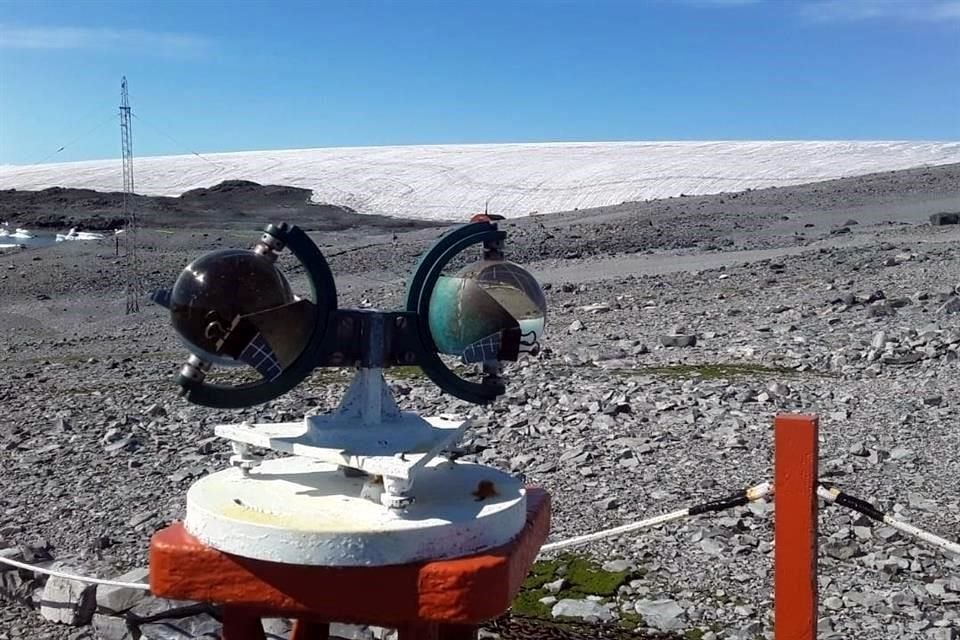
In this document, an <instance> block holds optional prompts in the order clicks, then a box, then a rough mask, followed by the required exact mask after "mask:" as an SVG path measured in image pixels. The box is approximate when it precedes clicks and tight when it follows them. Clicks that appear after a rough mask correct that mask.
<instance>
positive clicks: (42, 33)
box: [0, 24, 212, 55]
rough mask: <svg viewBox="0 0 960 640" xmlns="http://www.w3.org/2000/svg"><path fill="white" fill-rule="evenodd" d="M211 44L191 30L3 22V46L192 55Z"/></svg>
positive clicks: (0, 27) (0, 33) (0, 39)
mask: <svg viewBox="0 0 960 640" xmlns="http://www.w3.org/2000/svg"><path fill="white" fill-rule="evenodd" d="M211 44H212V42H211V41H210V40H209V39H208V38H205V37H203V36H198V35H194V34H188V33H171V32H162V31H146V30H142V29H110V28H104V27H50V26H40V27H23V26H14V25H7V24H0V49H36V50H43V49H47V50H50V49H59V50H67V49H89V50H114V49H119V48H134V49H136V50H137V51H139V52H154V53H158V54H165V55H189V54H197V53H202V52H203V51H205V50H207V49H208V48H209V47H210V46H211Z"/></svg>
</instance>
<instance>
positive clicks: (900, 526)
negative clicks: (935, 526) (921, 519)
mask: <svg viewBox="0 0 960 640" xmlns="http://www.w3.org/2000/svg"><path fill="white" fill-rule="evenodd" d="M817 495H818V496H820V497H821V498H823V499H824V500H826V501H827V502H829V503H831V504H833V503H838V504H841V505H842V506H845V507H848V508H851V509H853V510H854V511H857V512H858V513H862V514H864V515H865V516H867V517H869V518H871V519H873V520H882V522H884V523H885V524H888V525H890V526H891V527H893V528H894V529H897V530H898V531H902V532H904V533H905V534H907V535H908V536H911V537H913V538H917V539H918V540H923V541H924V542H928V543H930V544H932V545H933V546H935V547H938V548H940V549H942V550H944V551H947V552H948V553H954V554H956V555H958V556H960V544H957V543H956V542H951V541H950V540H947V539H946V538H941V537H940V536H938V535H936V534H934V533H930V532H929V531H924V530H923V529H921V528H920V527H915V526H913V525H912V524H907V523H906V522H903V521H901V520H897V519H896V518H894V517H893V516H891V515H889V514H886V513H882V512H880V511H879V510H877V509H876V508H875V507H873V505H871V504H869V503H864V502H863V501H862V500H857V503H858V506H851V505H850V504H843V503H842V502H838V499H840V498H841V495H845V494H844V492H842V491H840V490H839V489H837V488H836V487H831V488H827V487H825V486H823V485H817ZM864 507H866V508H864ZM871 509H872V511H873V513H871V512H870V510H871Z"/></svg>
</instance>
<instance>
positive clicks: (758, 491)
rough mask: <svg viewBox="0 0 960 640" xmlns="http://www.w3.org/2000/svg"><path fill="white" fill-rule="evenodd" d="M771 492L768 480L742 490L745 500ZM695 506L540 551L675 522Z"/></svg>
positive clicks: (560, 543) (571, 545)
mask: <svg viewBox="0 0 960 640" xmlns="http://www.w3.org/2000/svg"><path fill="white" fill-rule="evenodd" d="M772 492H773V485H772V484H771V483H769V482H764V483H763V484H758V485H757V486H755V487H750V488H749V489H747V490H746V491H744V492H743V494H744V497H745V498H746V500H747V502H754V501H756V500H759V499H760V498H763V497H764V496H767V495H770V494H771V493H772ZM695 509H696V507H687V508H686V509H679V510H677V511H671V512H670V513H664V514H662V515H659V516H654V517H652V518H647V519H646V520H640V521H639V522H631V523H630V524H624V525H621V526H619V527H614V528H612V529H605V530H603V531H596V532H594V533H588V534H585V535H582V536H576V537H574V538H568V539H566V540H558V541H557V542H551V543H550V544H545V545H543V546H542V547H540V553H545V552H548V551H556V550H557V549H565V548H567V547H573V546H576V545H580V544H584V543H587V542H593V541H595V540H602V539H604V538H612V537H615V536H619V535H623V534H625V533H631V532H633V531H640V530H641V529H649V528H650V527H655V526H657V525H660V524H666V523H668V522H675V521H677V520H682V519H683V518H686V517H688V516H690V515H699V513H701V512H697V513H694V514H691V513H690V511H691V510H695ZM710 510H711V511H719V510H720V509H710Z"/></svg>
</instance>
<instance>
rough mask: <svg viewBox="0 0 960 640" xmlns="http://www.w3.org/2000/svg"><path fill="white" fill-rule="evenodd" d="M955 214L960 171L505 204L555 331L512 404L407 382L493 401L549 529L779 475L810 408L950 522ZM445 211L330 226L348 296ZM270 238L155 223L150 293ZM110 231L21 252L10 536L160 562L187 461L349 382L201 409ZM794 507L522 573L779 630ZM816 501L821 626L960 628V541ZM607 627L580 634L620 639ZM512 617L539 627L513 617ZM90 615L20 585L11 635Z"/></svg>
mask: <svg viewBox="0 0 960 640" xmlns="http://www.w3.org/2000/svg"><path fill="white" fill-rule="evenodd" d="M938 211H960V166H958V165H951V166H947V167H938V168H930V169H921V170H912V171H907V172H897V173H891V174H878V175H876V176H868V177H863V178H855V179H848V180H841V181H833V182H830V183H820V184H816V185H809V186H804V187H796V188H784V189H768V190H760V191H753V192H747V193H743V194H722V195H718V196H705V197H696V198H674V199H671V200H667V201H657V202H650V203H632V204H624V205H620V206H619V207H611V208H606V209H602V210H593V211H578V212H567V213H562V214H556V215H551V216H537V217H534V218H524V219H519V220H516V221H511V222H509V223H505V224H504V226H505V227H506V228H507V229H508V231H509V232H510V233H511V236H510V249H509V251H510V253H511V255H512V256H514V257H516V259H518V260H522V261H523V262H524V263H525V264H527V265H528V266H529V267H530V268H531V269H532V270H533V271H534V272H535V273H536V274H537V275H538V277H539V278H540V279H541V281H542V282H544V283H545V287H547V298H548V301H549V313H550V316H549V320H548V335H547V338H546V340H545V349H544V350H543V352H542V353H541V354H540V355H539V356H538V357H536V358H534V359H530V360H527V361H524V362H522V363H521V364H520V365H519V366H517V367H515V368H514V369H513V370H512V371H511V378H512V379H511V384H510V390H509V393H508V395H507V396H506V397H505V398H503V399H501V400H500V401H499V402H497V403H496V404H495V405H493V406H492V407H485V408H478V407H471V406H468V405H465V404H464V403H461V402H459V401H456V400H452V399H451V398H449V397H444V396H441V395H440V393H439V392H437V391H436V390H435V389H433V388H432V387H431V386H429V385H428V384H426V382H425V381H424V380H423V379H422V378H420V377H418V376H416V375H409V374H405V375H402V376H395V377H394V378H393V379H392V380H393V382H392V383H393V385H394V387H395V390H396V391H397V393H398V395H399V398H400V400H401V403H402V405H403V406H404V407H408V408H414V409H417V410H419V411H421V412H424V413H426V414H429V413H436V412H440V411H451V410H452V411H459V412H462V413H467V414H469V415H471V416H472V417H473V418H474V424H475V426H474V428H472V430H471V431H470V435H469V439H468V441H467V444H468V445H469V446H472V447H473V448H474V450H475V452H476V454H475V455H476V457H478V458H479V459H481V460H483V461H484V462H485V463H488V464H492V465H495V466H499V467H502V468H505V469H508V470H511V471H513V472H516V473H523V474H525V475H526V477H527V478H528V479H529V480H530V481H531V482H534V483H536V484H538V485H540V486H543V487H545V488H546V489H548V490H549V491H550V492H551V493H552V494H553V495H554V498H555V499H554V506H553V534H552V539H562V538H565V537H568V536H572V535H577V534H581V533H587V532H591V531H595V530H597V529H601V528H604V527H610V526H615V525H619V524H623V523H627V522H630V521H633V520H636V519H640V518H643V517H646V516H649V515H654V514H657V513H660V512H664V511H670V510H673V509H677V508H681V507H685V506H689V505H690V504H692V503H695V502H699V501H702V500H704V499H707V498H713V497H719V496H723V495H725V494H728V493H730V492H731V491H734V490H736V489H739V488H743V487H746V486H749V485H753V484H757V483H759V482H762V481H765V480H768V479H771V473H772V469H771V455H772V432H771V424H772V418H773V416H774V414H775V413H777V412H779V411H804V412H812V413H816V414H818V415H819V416H820V419H821V422H820V433H821V443H820V447H821V477H822V478H824V479H828V480H829V481H831V482H835V483H837V484H838V485H840V486H841V487H842V488H844V489H846V490H849V491H850V492H851V493H853V494H854V495H857V496H860V497H863V498H866V499H869V500H871V501H873V502H874V503H875V504H877V505H878V506H879V507H880V508H881V509H883V510H885V511H889V512H891V513H894V514H895V515H896V516H897V517H899V518H902V519H904V520H908V521H910V522H912V523H914V524H916V525H918V526H921V527H924V528H928V529H930V530H932V531H934V532H937V533H939V534H940V535H943V536H945V537H947V538H949V539H952V540H957V539H958V538H960V429H958V428H957V418H958V415H960V404H958V403H957V400H956V398H957V393H956V391H957V371H958V366H960V363H958V356H960V313H958V311H960V299H958V298H957V297H956V289H955V287H956V286H957V285H958V284H960V227H958V226H944V227H934V226H930V225H929V224H927V223H926V220H927V217H928V216H929V215H930V214H932V213H936V212H938ZM225 227H226V228H225ZM436 234H437V231H436V230H431V229H427V230H423V229H421V230H414V231H406V232H402V233H400V234H399V235H396V231H395V230H394V229H392V228H388V229H377V228H376V227H372V226H368V227H366V228H364V229H362V230H356V229H341V230H337V231H332V232H328V233H324V234H316V235H315V238H316V239H317V241H318V243H319V244H321V245H322V248H323V251H324V253H325V254H327V255H328V256H330V262H331V266H332V267H333V269H334V271H335V273H336V274H337V277H338V287H339V289H340V299H341V306H347V305H351V304H358V303H361V302H362V301H370V302H373V303H374V304H376V305H377V306H380V307H389V306H392V305H399V304H401V300H402V292H403V286H402V285H403V277H404V276H405V274H406V273H407V271H408V269H409V268H411V267H412V265H413V264H414V263H415V260H416V256H417V255H418V254H419V253H420V252H421V251H422V250H423V248H424V247H425V246H426V245H427V243H428V242H429V241H430V240H431V239H432V238H434V237H435V236H436ZM252 239H253V235H252V234H250V233H248V232H246V231H244V230H242V229H238V228H236V227H230V226H229V225H224V226H221V227H219V228H218V227H217V226H216V225H212V224H210V225H207V227H206V228H203V227H201V226H198V227H196V228H191V229H189V230H180V231H176V232H171V230H170V229H167V228H152V229H147V230H145V231H143V232H142V233H141V243H142V248H143V249H142V251H141V255H142V256H143V258H144V265H145V268H144V271H145V278H146V280H147V283H146V286H147V288H151V287H154V286H163V285H168V284H170V283H171V282H172V281H173V279H174V278H175V277H176V275H177V274H178V273H179V271H180V269H182V267H183V266H184V265H185V264H186V263H187V262H188V261H189V260H190V259H192V258H193V257H195V256H197V255H199V254H201V253H203V252H204V251H207V250H210V249H214V248H224V247H234V246H248V245H249V244H250V241H251V240H252ZM113 251H114V247H113V246H112V244H111V245H110V246H106V243H105V244H103V245H99V244H96V243H94V244H86V243H81V242H75V243H64V244H63V245H58V246H56V247H52V248H49V249H43V250H28V251H22V252H17V253H11V254H3V255H2V256H0V354H2V356H0V399H2V408H3V410H2V416H0V468H2V469H3V488H4V490H3V491H2V492H0V514H2V515H0V539H2V541H3V542H0V548H3V547H4V546H16V545H26V546H28V547H29V549H27V551H28V555H29V553H33V554H38V556H37V557H38V558H39V559H41V560H42V558H43V557H44V556H43V553H44V552H45V550H46V551H49V553H50V554H51V555H52V556H54V557H56V558H57V559H58V560H60V561H62V562H64V563H66V564H67V565H69V566H70V567H73V568H75V569H77V570H79V571H82V572H87V573H90V574H96V575H100V576H105V577H112V576H117V575H120V574H122V573H124V572H126V571H128V570H131V569H133V568H135V567H142V566H144V565H145V561H146V549H147V544H148V541H149V536H150V534H151V533H152V532H153V531H154V530H156V529H158V528H160V527H162V526H163V525H165V524H167V523H169V522H172V521H174V520H177V519H180V518H182V517H183V513H184V496H185V492H186V489H187V487H188V486H189V485H190V483H191V481H192V480H193V479H195V478H196V477H199V476H201V475H203V474H205V473H208V472H210V471H214V470H217V469H221V468H223V467H224V466H225V465H226V464H227V457H228V449H227V447H225V446H224V445H223V444H222V443H220V442H218V441H217V440H216V439H214V438H212V437H211V436H212V429H213V426H214V425H215V424H219V423H225V422H237V421H239V420H240V419H244V418H252V419H256V420H259V421H272V420H290V419H296V417H298V416H299V415H301V414H302V413H303V412H304V411H321V410H324V409H325V408H330V407H332V406H333V405H334V404H335V402H336V399H337V398H338V397H339V395H340V394H341V393H342V391H343V388H344V385H345V382H346V381H347V379H348V378H347V377H346V376H342V377H338V376H330V375H322V376H321V375H317V376H314V378H313V379H311V380H310V381H308V383H305V384H303V385H301V386H300V387H299V388H298V389H296V390H295V391H294V392H292V393H290V394H288V395H287V396H284V397H283V398H281V399H279V400H276V401H274V402H272V403H269V404H267V405H263V406H260V407H255V408H252V409H248V410H244V411H215V410H210V409H204V408H201V407H195V406H192V405H189V404H187V403H185V402H184V401H182V400H181V399H179V398H178V397H177V396H176V393H175V389H174V387H173V384H172V382H171V375H172V373H173V372H174V371H175V370H176V368H177V367H178V366H179V364H180V363H181V362H182V361H183V359H184V351H183V350H182V348H181V347H180V346H179V343H178V342H177V341H176V339H175V338H174V336H173V334H172V331H171V329H170V328H169V326H168V324H167V318H166V316H165V314H164V313H163V312H162V310H161V309H159V308H155V307H146V308H145V309H144V311H143V312H141V313H140V314H136V315H131V316H127V315H124V295H123V270H122V263H121V261H120V260H118V259H117V258H116V257H115V256H114V255H113ZM691 343H695V344H691ZM666 345H677V346H666ZM679 345H687V346H679ZM772 506H773V505H772V502H767V501H761V502H759V503H755V504H752V505H750V506H749V507H743V508H738V509H734V510H732V511H729V512H726V513H723V514H720V515H718V516H701V517H696V518H691V519H688V520H686V521H683V522H681V523H678V524H675V525H665V526H662V527H658V528H656V529H653V530H649V531H646V532H644V533H642V534H638V535H634V536H627V537H623V538H618V539H611V540H607V541H604V542H602V543H595V544H592V545H590V546H588V547H586V548H584V549H581V551H582V552H583V553H585V554H586V555H587V556H588V557H592V558H595V559H597V560H598V561H600V562H601V563H603V562H607V563H608V564H607V565H606V568H607V569H608V571H610V572H614V573H616V572H621V573H623V579H622V580H621V581H620V582H619V583H618V585H617V588H616V589H615V590H614V591H613V592H612V593H609V594H606V595H600V594H593V597H592V598H589V597H586V594H583V593H581V594H580V595H579V596H577V595H575V594H574V593H572V592H571V591H570V590H569V588H568V586H569V585H566V584H565V583H564V582H563V581H562V580H561V581H560V583H559V584H558V583H557V580H560V579H561V578H563V577H564V575H565V574H564V571H566V570H561V571H560V572H559V573H553V574H550V575H549V577H550V578H551V580H550V581H549V583H548V582H544V583H542V584H532V585H529V586H530V590H531V592H537V593H534V595H535V596H536V597H535V598H533V599H532V600H530V599H529V598H528V602H527V604H528V605H530V606H529V607H528V609H529V613H532V614H540V615H546V616H548V617H549V616H550V615H551V613H560V614H565V615H570V616H574V617H577V616H581V617H584V616H585V617H587V618H588V619H589V620H591V621H602V620H610V621H616V620H618V619H619V620H621V621H625V622H626V621H629V622H631V625H630V626H634V625H636V626H637V628H638V629H639V630H641V631H643V630H644V629H647V630H650V631H670V632H677V633H680V634H685V635H686V637H688V638H697V637H700V638H751V639H752V638H757V637H764V636H768V637H769V635H770V632H771V612H772V595H771V568H772V557H773V549H772V544H771V543H772ZM820 524H821V533H822V539H821V557H820V592H821V613H820V616H821V617H820V634H819V637H821V638H858V639H864V640H870V639H874V638H876V639H889V638H918V639H920V638H922V639H935V640H949V639H951V638H957V637H958V636H960V559H958V558H955V557H953V558H951V557H948V556H946V555H944V554H942V553H940V552H938V551H937V550H936V549H933V548H931V547H929V546H924V545H922V544H918V543H916V542H915V541H913V540H910V539H905V538H903V537H902V536H901V535H899V534H897V533H896V532H895V531H894V530H893V529H891V528H889V527H882V526H872V525H871V524H870V522H869V521H867V520H865V519H864V518H860V517H857V516H856V514H853V513H852V512H848V511H844V510H842V509H841V508H839V507H824V508H823V509H822V510H821V515H820ZM610 560H617V561H618V562H615V563H613V564H609V561H610ZM556 569H557V568H556V566H554V567H553V569H552V571H556ZM0 575H2V574H0ZM28 587H29V585H28ZM554 587H556V588H554ZM538 591H540V592H542V593H540V592H538ZM551 598H555V599H556V602H554V601H553V600H551ZM541 600H542V601H541ZM567 601H573V603H570V602H567ZM563 602H567V603H566V604H564V605H563V606H561V607H560V608H559V609H557V608H556V607H558V606H559V605H560V604H561V603H563ZM204 615H208V614H204ZM594 628H595V629H597V631H596V633H594V634H593V636H591V634H590V632H589V631H588V632H586V633H584V632H583V631H582V628H580V633H581V636H580V637H602V636H601V632H600V629H601V627H600V626H597V627H594ZM567 631H569V632H571V633H572V631H570V630H569V629H568V630H567ZM104 633H105V632H104ZM198 633H199V632H198ZM490 633H494V634H500V636H501V637H503V638H505V639H509V638H522V637H537V636H536V635H530V634H533V633H534V632H532V631H529V629H528V630H527V631H524V626H523V625H515V626H514V627H510V626H509V625H507V624H506V623H504V624H502V625H501V626H500V627H491V631H490ZM525 633H526V634H527V635H524V634H525ZM558 633H559V632H558ZM89 637H95V632H94V629H93V628H92V627H90V626H84V627H78V628H71V627H64V626H62V625H56V624H53V623H48V622H44V621H43V620H42V618H41V617H40V616H39V615H38V614H37V613H36V612H32V611H30V610H28V609H27V608H25V607H24V606H22V605H19V604H16V603H13V602H6V603H3V604H0V639H3V640H7V639H12V638H56V639H60V638H70V639H71V640H73V639H80V638H89ZM144 637H158V638H159V637H166V636H162V635H147V633H146V632H145V635H144ZM171 637H172V636H171ZM176 637H188V636H176ZM544 637H547V636H544Z"/></svg>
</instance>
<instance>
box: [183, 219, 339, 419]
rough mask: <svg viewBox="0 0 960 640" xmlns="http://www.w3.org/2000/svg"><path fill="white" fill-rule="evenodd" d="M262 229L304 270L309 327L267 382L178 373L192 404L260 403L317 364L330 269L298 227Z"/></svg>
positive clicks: (332, 298)
mask: <svg viewBox="0 0 960 640" xmlns="http://www.w3.org/2000/svg"><path fill="white" fill-rule="evenodd" d="M266 233H268V234H270V235H271V236H273V237H275V238H277V239H278V240H280V241H281V242H283V244H284V245H285V246H286V248H288V249H290V252H291V253H292V254H293V255H294V257H296V258H297V259H298V260H299V261H300V263H301V264H302V265H303V267H304V270H305V271H306V273H307V280H308V281H309V283H310V290H311V293H312V294H313V299H314V301H315V302H316V304H314V305H313V309H312V311H311V318H310V321H311V325H312V327H313V328H312V331H311V333H310V338H309V339H308V341H307V344H306V345H305V346H304V348H303V351H302V352H301V353H300V355H299V356H298V357H297V358H296V360H294V361H293V363H291V365H290V366H289V367H287V368H286V369H285V370H284V372H283V373H282V374H280V376H279V377H277V378H276V379H275V380H273V381H271V382H264V381H258V382H251V383H247V384H242V385H239V386H227V385H219V384H211V383H208V382H202V381H198V380H194V379H191V378H187V377H184V376H183V375H178V376H177V384H179V385H180V386H181V387H182V388H183V391H184V395H185V396H186V398H187V399H188V400H189V401H190V402H192V403H194V404H199V405H202V406H205V407H211V408H214V409H240V408H243V407H249V406H253V405H256V404H263V403H264V402H269V401H270V400H273V399H275V398H278V397H280V396H282V395H283V394H285V393H287V392H288V391H290V390H291V389H293V388H294V387H296V386H297V385H298V384H300V383H301V382H303V380H304V379H305V378H306V377H307V376H308V375H310V373H311V372H312V371H313V370H314V368H316V366H317V362H318V361H319V356H320V353H321V350H322V346H323V341H324V337H325V335H326V329H327V323H328V319H329V315H330V312H331V311H334V310H336V309H337V288H336V283H335V282H334V280H333V273H332V272H331V271H330V266H329V265H328V264H327V260H326V258H324V257H323V254H322V253H321V252H320V249H319V248H318V247H317V245H316V244H315V243H314V242H313V241H312V240H311V239H310V237H309V236H307V234H306V233H305V232H304V231H303V230H302V229H300V228H299V227H296V226H293V227H288V226H287V225H286V224H283V225H279V226H275V225H269V226H268V227H267V228H266Z"/></svg>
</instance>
